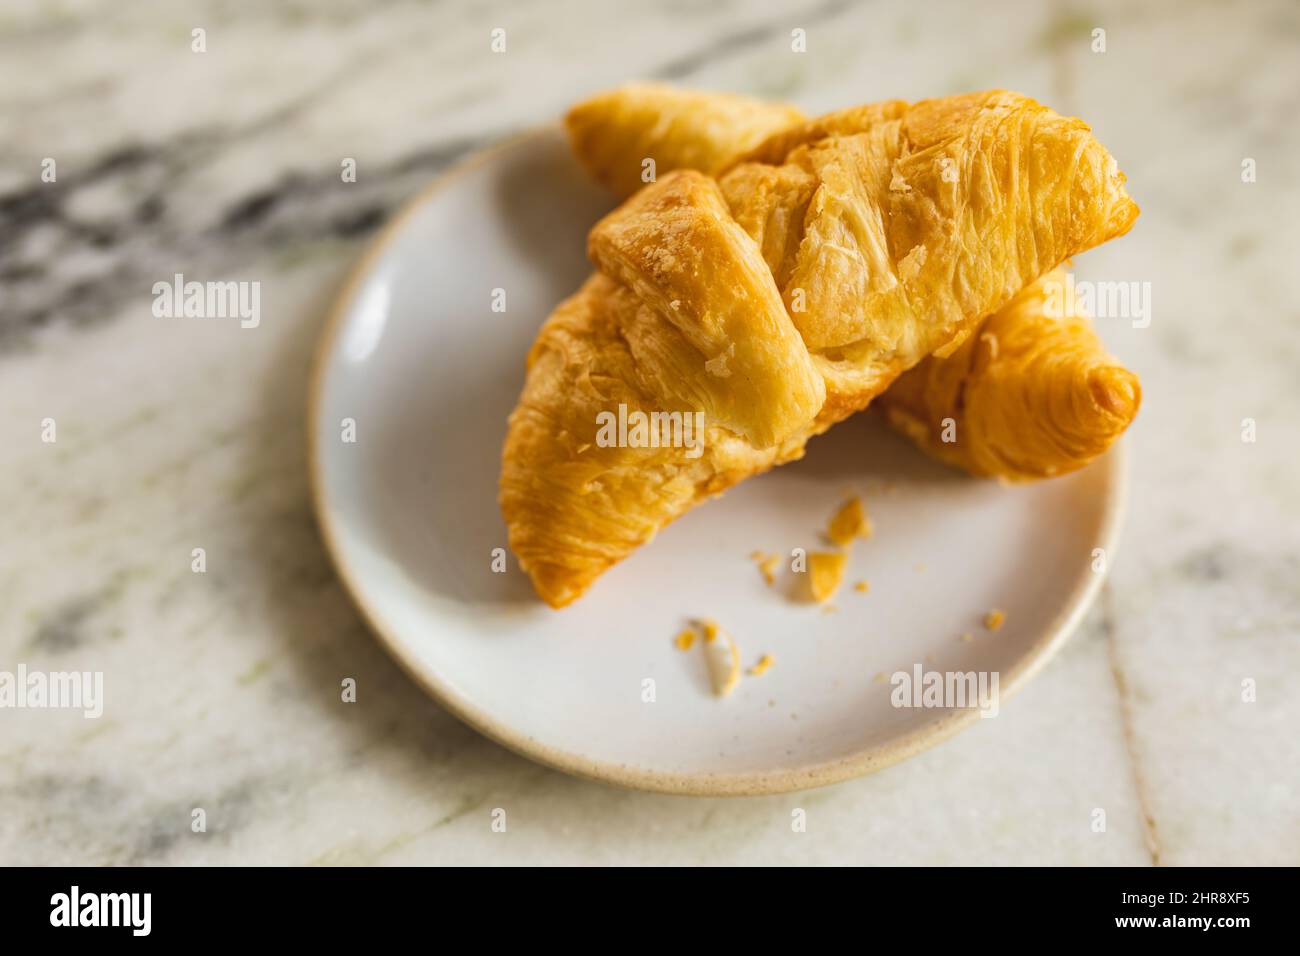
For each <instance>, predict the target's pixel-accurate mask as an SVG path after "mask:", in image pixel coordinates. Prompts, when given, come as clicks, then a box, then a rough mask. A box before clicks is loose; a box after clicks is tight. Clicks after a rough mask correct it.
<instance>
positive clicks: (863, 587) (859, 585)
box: [853, 580, 871, 594]
mask: <svg viewBox="0 0 1300 956" xmlns="http://www.w3.org/2000/svg"><path fill="white" fill-rule="evenodd" d="M853 590H855V591H858V592H860V593H862V594H866V593H868V592H869V591H870V590H871V582H870V581H866V580H863V581H855V582H854V584H853Z"/></svg>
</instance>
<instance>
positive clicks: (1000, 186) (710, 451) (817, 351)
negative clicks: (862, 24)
mask: <svg viewBox="0 0 1300 956" xmlns="http://www.w3.org/2000/svg"><path fill="white" fill-rule="evenodd" d="M753 153H754V157H755V158H754V159H753V160H752V161H751V160H745V161H741V162H739V163H738V164H736V165H734V166H732V167H731V169H730V170H729V171H728V172H727V173H725V174H724V175H723V176H722V178H721V179H720V180H718V181H715V180H713V179H711V178H710V177H708V176H705V175H703V174H701V173H698V172H693V171H686V170H683V171H679V172H675V173H671V174H669V175H667V176H662V177H660V178H659V180H658V181H657V182H655V183H653V184H651V185H649V186H647V187H646V188H645V189H643V190H641V191H640V192H638V193H637V194H636V195H635V196H633V197H632V199H630V200H629V201H628V202H626V203H624V204H623V205H622V206H620V207H619V208H618V209H617V210H615V211H614V212H613V213H611V214H610V215H609V216H608V217H606V219H604V220H602V221H601V222H600V223H598V224H597V226H596V227H595V228H594V229H593V230H592V234H591V237H590V241H589V251H590V253H591V256H592V258H593V260H594V261H595V263H596V265H597V268H598V270H599V272H598V274H597V275H595V276H593V277H592V279H590V280H589V281H588V282H587V283H586V284H585V285H584V286H583V288H582V289H581V290H580V291H579V292H578V293H577V294H576V295H575V296H574V297H572V298H571V299H569V300H567V301H566V302H565V303H563V304H561V306H560V307H559V308H558V309H557V310H556V311H555V313H553V314H552V316H551V317H550V318H549V319H548V320H547V322H546V323H545V325H544V326H543V328H542V331H541V333H540V335H539V337H538V340H537V342H536V343H535V344H534V346H533V349H532V350H531V352H530V355H529V364H528V373H527V377H526V380H525V384H524V389H523V393H522V394H521V396H520V400H519V404H518V406H517V408H516V409H515V411H514V412H513V413H512V415H511V418H510V423H509V428H508V433H507V438H506V445H505V450H504V453H503V460H502V475H501V494H500V498H501V505H502V510H503V513H504V515H505V518H506V524H507V528H508V531H509V535H510V543H511V547H512V548H513V550H514V552H515V554H516V555H517V557H518V558H519V561H520V563H521V565H522V566H523V567H524V569H525V570H526V571H528V573H529V574H530V575H531V576H532V579H533V582H534V585H535V587H536V589H537V591H538V593H539V594H540V595H541V596H542V597H543V598H544V599H545V600H546V601H547V602H548V603H550V604H552V605H553V606H556V607H560V606H563V605H565V604H567V603H569V602H571V601H573V600H574V599H576V598H577V597H578V596H580V595H581V594H582V593H583V592H584V591H585V590H586V589H587V588H588V587H589V586H590V585H591V583H592V582H593V581H594V580H595V579H596V578H597V577H598V576H599V575H600V574H601V573H603V572H604V571H605V570H606V569H607V568H608V567H609V566H610V565H612V564H613V563H615V562H616V561H618V560H621V559H622V558H623V557H625V556H626V555H627V554H628V553H630V552H631V551H632V550H633V549H634V548H636V547H637V546H638V545H640V544H642V543H645V542H646V541H648V540H650V538H652V537H653V536H654V534H655V533H656V532H657V531H658V529H659V528H661V527H662V526H663V525H665V524H667V523H668V522H669V521H672V520H673V519H674V518H676V517H678V516H680V515H681V514H683V513H684V512H685V511H686V510H688V509H689V508H690V507H692V506H694V505H695V504H698V503H699V502H701V501H703V500H705V499H706V498H708V497H709V496H711V495H714V494H717V493H719V492H721V491H723V490H725V489H726V488H728V487H730V486H731V485H733V484H735V483H736V482H737V481H740V480H742V479H743V478H745V477H747V476H749V475H751V474H755V473H757V472H760V471H763V470H766V469H767V468H770V467H772V466H774V465H776V464H780V463H782V462H785V461H789V460H791V459H794V458H797V457H799V456H800V455H802V453H803V448H804V445H805V443H806V442H807V440H808V439H809V438H810V437H812V436H813V435H816V434H818V433H820V432H821V431H824V430H825V429H826V428H829V427H830V426H831V425H832V424H834V423H835V422H837V421H839V420H841V419H842V418H844V417H845V416H847V415H849V414H851V413H853V412H855V411H858V410H859V409H861V408H864V407H865V406H866V405H867V404H868V403H869V402H870V401H871V400H872V399H873V398H874V397H875V396H877V395H879V394H880V393H881V392H882V391H884V389H885V388H887V387H888V386H889V385H890V383H891V382H893V381H894V379H895V378H897V377H898V376H899V375H900V374H901V373H902V372H904V371H906V370H907V369H909V368H911V367H912V366H914V365H916V364H917V363H919V362H921V361H922V360H923V359H925V358H926V357H927V356H929V355H931V354H932V353H937V354H939V355H946V354H950V353H951V352H953V351H954V350H956V349H958V348H960V347H961V345H962V343H963V342H964V341H966V340H967V338H968V336H969V335H970V333H971V331H972V329H973V328H974V326H975V325H976V323H978V322H979V321H980V320H981V319H983V318H984V317H986V316H988V315H990V314H991V313H993V312H995V311H997V310H998V309H999V308H1001V307H1002V306H1003V305H1004V304H1005V303H1007V302H1008V301H1009V300H1010V299H1011V298H1012V297H1013V296H1015V295H1016V293H1017V292H1019V291H1020V290H1021V289H1022V288H1024V287H1025V286H1026V285H1028V284H1029V283H1031V282H1033V281H1034V280H1036V279H1037V278H1038V277H1039V276H1040V275H1042V274H1043V273H1045V272H1047V271H1048V270H1050V269H1052V268H1054V267H1055V266H1056V265H1057V264H1059V263H1060V262H1062V261H1063V260H1065V259H1066V258H1068V257H1070V256H1072V255H1075V254H1077V253H1079V252H1081V251H1083V250H1085V249H1087V248H1090V247H1092V246H1094V245H1096V244H1098V243H1100V242H1104V241H1105V240H1107V239H1109V238H1111V237H1113V236H1115V235H1119V234H1121V233H1123V232H1125V231H1127V229H1128V228H1129V227H1130V226H1131V224H1132V222H1133V220H1134V218H1135V217H1136V215H1137V207H1136V206H1135V205H1134V204H1133V202H1132V200H1130V199H1129V197H1128V195H1127V193H1126V192H1125V191H1124V187H1123V183H1124V177H1123V176H1122V174H1120V173H1119V171H1118V169H1117V168H1116V166H1115V163H1114V161H1113V160H1112V159H1111V158H1110V156H1109V154H1107V153H1106V151H1105V150H1104V148H1103V147H1102V146H1101V145H1100V144H1099V143H1097V141H1096V140H1095V139H1094V138H1093V137H1092V136H1091V133H1090V132H1089V130H1088V128H1087V126H1085V125H1084V124H1083V123H1082V122H1081V121H1079V120H1073V119H1066V118H1064V117H1061V116H1058V115H1057V114H1055V113H1053V112H1052V111H1051V110H1049V109H1047V108H1046V107H1043V106H1041V105H1040V104H1038V103H1036V102H1034V101H1033V100H1030V99H1028V98H1026V97H1022V96H1019V95H1017V94H1014V93H1007V92H1001V91H998V92H992V93H982V94H972V95H969V96H960V97H950V98H947V99H941V100H927V101H923V102H921V103H918V104H916V105H914V106H910V107H909V106H906V105H904V104H885V105H883V106H880V107H876V108H861V109H858V110H851V111H845V112H843V113H841V114H832V117H830V118H823V121H821V122H820V123H819V121H816V120H814V121H810V122H809V123H807V124H804V125H803V126H801V127H800V128H799V129H797V130H794V131H792V132H791V131H785V132H781V133H778V134H776V135H775V137H774V138H773V139H771V140H769V141H768V142H766V143H764V144H760V145H759V146H758V147H756V148H755V150H754V151H753ZM619 405H625V406H626V408H627V409H630V410H635V411H641V412H643V413H646V414H652V413H654V412H674V411H682V412H688V411H689V412H695V411H701V410H702V411H704V413H705V416H706V420H707V422H708V427H707V429H706V433H705V445H704V449H703V452H702V454H701V453H699V452H698V449H690V448H679V447H652V448H646V447H609V446H608V443H601V442H599V441H597V437H598V436H597V429H598V427H599V426H598V416H599V414H600V413H601V412H608V411H609V410H611V409H613V408H616V407H618V406H619ZM691 455H696V456H697V457H691Z"/></svg>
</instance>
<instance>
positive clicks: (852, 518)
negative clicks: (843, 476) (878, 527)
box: [826, 495, 871, 548]
mask: <svg viewBox="0 0 1300 956" xmlns="http://www.w3.org/2000/svg"><path fill="white" fill-rule="evenodd" d="M826 537H827V538H829V539H830V540H831V541H832V542H834V543H835V544H837V545H839V546H840V547H841V548H843V547H846V546H848V545H850V544H852V543H853V541H854V539H855V538H869V537H871V519H870V518H868V517H867V513H866V511H865V510H864V509H863V507H862V499H861V498H860V497H859V496H857V495H854V496H853V497H852V498H850V499H849V500H848V501H846V502H844V504H843V505H841V506H840V510H839V511H837V512H835V514H834V516H833V517H832V518H831V523H830V525H829V526H828V527H827V529H826Z"/></svg>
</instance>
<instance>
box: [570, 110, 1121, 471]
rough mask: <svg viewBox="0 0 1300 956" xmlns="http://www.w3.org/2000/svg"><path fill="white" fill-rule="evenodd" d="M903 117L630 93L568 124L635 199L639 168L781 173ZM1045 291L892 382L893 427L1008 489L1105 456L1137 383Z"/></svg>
mask: <svg viewBox="0 0 1300 956" xmlns="http://www.w3.org/2000/svg"><path fill="white" fill-rule="evenodd" d="M764 107H766V109H764ZM905 107H906V104H904V103H902V102H900V101H890V102H886V103H877V104H869V105H866V106H857V107H852V108H850V109H847V110H841V111H838V112H835V113H830V114H827V115H825V116H821V117H817V118H816V119H813V120H805V119H804V118H803V117H802V116H800V115H799V113H798V111H797V110H795V109H794V108H793V107H787V106H784V105H780V104H771V105H769V104H765V103H764V102H763V101H761V100H753V99H748V98H745V97H736V96H731V95H729V94H713V93H702V92H691V91H685V90H679V89H676V88H674V87H671V86H666V85H662V84H638V85H633V86H627V87H622V88H620V89H618V90H614V91H612V92H610V93H605V94H602V95H600V96H597V97H594V98H592V99H590V100H587V101H585V102H583V103H581V104H579V105H578V106H576V107H574V108H573V109H572V110H571V111H570V113H569V115H568V117H567V119H566V125H567V127H568V130H569V134H570V141H571V143H572V146H573V150H574V154H575V155H576V156H577V158H578V159H579V161H580V162H581V163H582V165H583V166H584V167H585V168H586V169H587V170H588V171H589V172H590V173H591V174H592V176H593V177H594V178H596V179H597V180H598V181H600V182H603V183H605V184H606V185H608V186H610V188H613V189H615V191H617V192H619V193H620V194H621V195H630V194H631V193H632V192H635V191H636V189H639V188H640V187H641V186H642V182H641V181H640V179H639V178H638V177H637V176H635V175H620V173H626V172H627V171H632V172H633V173H635V172H636V171H638V170H639V169H640V165H639V164H640V163H641V162H642V161H643V159H642V157H653V158H654V159H655V161H656V166H657V170H658V172H661V173H663V172H669V171H671V170H673V169H698V170H700V171H701V172H706V173H717V172H719V171H722V170H726V169H727V168H729V167H730V166H732V165H735V163H736V162H738V161H739V160H740V159H741V158H742V157H743V158H745V159H758V160H764V161H769V162H781V161H783V160H784V158H785V156H786V155H787V154H788V153H789V152H790V151H791V150H792V149H793V148H794V147H796V146H798V145H801V144H804V143H809V142H814V141H816V140H818V139H822V138H824V137H826V136H828V135H833V134H835V133H837V132H850V133H851V132H853V131H855V130H860V129H865V128H866V127H868V126H870V125H871V124H872V123H873V122H878V121H881V120H887V119H891V118H894V117H896V116H898V115H899V114H900V112H901V110H903V109H904V108H905ZM763 129H766V130H768V135H767V136H766V137H764V136H762V135H761V133H760V131H761V130H763ZM746 154H748V155H746ZM1055 279H1056V281H1060V277H1059V276H1057V277H1055ZM1043 281H1044V282H1045V281H1047V277H1044V280H1043ZM1040 292H1041V289H1038V290H1037V291H1034V287H1030V289H1027V290H1026V291H1025V292H1024V293H1023V294H1022V295H1021V296H1018V297H1017V299H1016V300H1015V301H1014V302H1013V303H1011V304H1009V305H1007V306H1006V307H1005V308H1004V309H1003V310H1002V311H1000V312H998V313H996V314H995V315H993V316H991V317H990V318H989V319H987V320H985V322H984V323H983V324H982V325H981V326H980V327H979V328H978V329H977V331H976V333H975V335H973V336H972V337H971V338H970V339H968V340H967V341H966V342H965V343H964V344H963V345H962V347H961V348H960V349H958V350H957V352H956V353H954V354H953V355H952V356H950V357H948V358H940V357H937V356H932V357H930V358H927V359H925V360H924V361H923V362H922V363H921V364H920V365H919V366H918V367H917V368H915V369H913V370H911V371H909V372H907V373H905V374H903V375H902V376H900V378H899V380H898V381H897V382H896V383H894V384H893V385H892V386H890V388H889V389H888V390H887V391H886V392H885V394H884V395H882V396H881V397H880V399H879V402H878V404H879V405H880V406H881V407H882V408H883V409H884V410H885V411H886V412H887V414H888V418H889V421H890V423H891V424H892V425H894V427H895V428H897V429H898V430H899V431H901V432H902V433H903V434H905V435H907V436H908V437H909V438H911V439H912V440H914V441H915V442H916V443H917V444H918V445H919V446H920V447H921V448H922V449H924V450H926V451H929V452H930V453H932V454H933V455H935V456H936V457H938V458H939V459H940V460H942V461H945V462H947V463H949V464H952V465H956V466H958V467H961V468H964V469H965V470H967V471H969V472H971V473H972V474H976V475H982V476H986V477H997V478H1001V479H1004V480H1012V481H1016V480H1026V479H1033V478H1045V477H1050V476H1053V475H1059V474H1064V473H1066V472H1069V471H1073V470H1075V469H1077V468H1080V467H1082V466H1083V465H1086V464H1087V463H1088V462H1089V461H1091V460H1092V459H1093V458H1095V457H1096V456H1098V455H1100V454H1102V453H1103V452H1105V451H1106V449H1107V448H1109V447H1110V444H1111V443H1112V442H1113V441H1114V440H1115V439H1117V438H1118V437H1119V436H1120V435H1121V434H1123V432H1124V429H1125V428H1127V427H1128V425H1129V424H1130V423H1131V421H1132V420H1133V417H1134V416H1135V415H1136V414H1137V408H1138V404H1139V400H1140V395H1141V390H1140V387H1139V385H1138V381H1137V378H1136V376H1134V375H1133V374H1132V373H1131V372H1128V371H1127V370H1126V369H1124V368H1123V367H1122V366H1120V365H1119V364H1118V363H1117V362H1116V361H1115V360H1114V359H1112V358H1110V357H1109V356H1108V355H1107V354H1106V353H1105V351H1104V349H1103V347H1102V345H1101V342H1100V340H1099V339H1098V338H1097V336H1096V334H1095V333H1094V332H1093V331H1092V328H1091V326H1090V325H1089V323H1088V321H1087V319H1086V317H1085V316H1082V315H1076V314H1070V315H1067V316H1057V317H1055V318H1053V317H1051V316H1049V315H1047V314H1046V311H1045V309H1044V308H1043V307H1042V306H1043V297H1042V295H1041V294H1040ZM977 342H982V343H984V345H983V346H982V350H980V351H978V352H977V351H976V349H977V344H976V343H977ZM996 342H1002V343H1003V345H1004V347H1003V348H1002V349H1001V350H1000V351H993V350H992V347H991V346H990V343H996ZM1013 345H1014V347H1011V346H1013ZM977 355H978V358H979V361H978V362H976V361H974V359H975V358H976V356H977ZM944 438H947V441H944V440H943V439H944Z"/></svg>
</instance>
